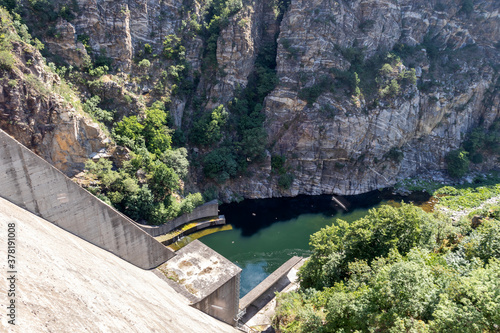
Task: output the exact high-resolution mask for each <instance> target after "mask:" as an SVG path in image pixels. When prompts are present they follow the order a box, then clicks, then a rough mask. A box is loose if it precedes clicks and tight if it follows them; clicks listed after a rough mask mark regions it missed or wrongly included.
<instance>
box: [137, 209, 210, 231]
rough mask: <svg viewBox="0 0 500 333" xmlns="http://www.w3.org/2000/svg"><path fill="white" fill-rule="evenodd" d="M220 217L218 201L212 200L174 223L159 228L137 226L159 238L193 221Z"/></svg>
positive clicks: (169, 222) (158, 226) (173, 221)
mask: <svg viewBox="0 0 500 333" xmlns="http://www.w3.org/2000/svg"><path fill="white" fill-rule="evenodd" d="M218 215H219V203H218V202H217V200H212V201H210V202H207V203H205V204H203V205H201V206H198V207H196V208H195V209H193V211H192V212H191V213H188V214H184V215H182V216H179V217H178V218H176V219H173V220H172V221H168V222H166V223H165V224H162V225H157V226H154V225H144V224H137V225H138V226H139V227H141V229H142V230H144V231H146V232H147V233H148V234H150V235H151V236H153V237H158V236H160V235H165V234H167V233H169V232H170V231H172V230H174V229H175V228H178V227H179V226H181V225H183V224H186V223H189V222H191V221H194V220H199V219H204V218H207V217H212V216H218Z"/></svg>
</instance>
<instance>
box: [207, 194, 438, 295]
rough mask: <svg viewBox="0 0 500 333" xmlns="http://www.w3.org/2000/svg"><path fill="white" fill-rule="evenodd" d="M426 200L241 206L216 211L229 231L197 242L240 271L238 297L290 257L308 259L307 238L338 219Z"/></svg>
mask: <svg viewBox="0 0 500 333" xmlns="http://www.w3.org/2000/svg"><path fill="white" fill-rule="evenodd" d="M427 199H428V196H427V195H422V194H421V195H413V196H410V197H405V198H403V197H400V196H394V195H392V194H391V193H390V192H388V191H374V192H370V193H367V194H363V195H357V196H346V197H343V198H338V200H340V203H341V204H342V205H344V206H346V208H347V211H345V210H344V209H343V208H342V207H341V206H340V205H339V203H337V201H336V200H335V199H333V200H332V196H331V195H321V196H298V197H294V198H273V199H255V200H244V201H243V202H241V203H231V204H225V205H221V207H220V211H221V214H224V215H225V216H226V221H227V223H229V224H231V225H232V227H233V228H232V229H231V230H226V231H220V232H216V233H213V234H210V235H207V236H203V237H201V238H200V241H202V242H203V243H205V244H206V245H208V246H210V247H211V248H212V249H214V250H215V251H217V252H219V253H220V254H222V255H223V256H224V257H226V258H227V259H229V260H231V261H232V262H234V263H235V264H237V265H238V266H239V267H241V268H242V272H241V284H240V297H243V296H244V295H245V294H246V293H248V292H249V291H250V290H252V289H253V288H254V287H255V286H256V285H258V284H259V283H260V282H261V281H263V280H264V279H265V278H266V277H267V276H268V275H269V274H271V273H272V272H273V271H274V270H275V269H277V268H278V267H279V266H281V265H282V264H283V263H285V262H286V261H287V260H288V259H290V258H291V257H292V256H294V255H297V256H303V257H307V256H309V255H310V252H309V237H310V235H311V234H313V233H315V232H316V231H318V230H320V229H321V228H323V227H325V226H327V225H331V224H333V223H335V221H336V220H337V219H338V218H340V219H343V220H345V221H347V222H352V221H354V220H357V219H359V218H361V217H363V216H365V215H366V214H367V213H368V210H369V209H370V208H374V207H378V206H380V205H383V204H397V203H398V202H400V201H401V200H404V201H414V202H416V203H421V202H423V201H426V200H427Z"/></svg>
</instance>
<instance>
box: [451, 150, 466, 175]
mask: <svg viewBox="0 0 500 333" xmlns="http://www.w3.org/2000/svg"><path fill="white" fill-rule="evenodd" d="M468 155H469V153H468V152H466V151H465V150H461V149H457V150H452V151H450V152H449V153H448V154H447V155H446V164H447V170H448V174H449V175H450V176H451V177H454V178H460V177H463V176H464V175H465V174H466V173H467V171H469V158H468Z"/></svg>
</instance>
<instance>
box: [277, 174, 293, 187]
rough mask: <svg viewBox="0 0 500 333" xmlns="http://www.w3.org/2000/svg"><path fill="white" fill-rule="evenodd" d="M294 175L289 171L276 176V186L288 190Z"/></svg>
mask: <svg viewBox="0 0 500 333" xmlns="http://www.w3.org/2000/svg"><path fill="white" fill-rule="evenodd" d="M294 178H295V177H294V176H293V175H292V174H290V173H286V174H283V175H280V176H279V178H278V186H279V187H280V188H282V189H284V190H288V189H289V188H290V187H291V186H292V183H293V180H294Z"/></svg>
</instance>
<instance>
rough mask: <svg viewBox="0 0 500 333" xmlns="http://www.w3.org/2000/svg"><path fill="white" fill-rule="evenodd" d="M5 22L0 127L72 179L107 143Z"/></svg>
mask: <svg viewBox="0 0 500 333" xmlns="http://www.w3.org/2000/svg"><path fill="white" fill-rule="evenodd" d="M3 14H4V13H3V12H2V15H3ZM8 22H9V21H8V20H7V19H6V18H5V17H2V33H3V37H5V36H7V37H5V38H8V39H9V40H11V42H9V44H10V47H11V52H10V54H11V55H12V58H11V59H12V61H13V62H12V65H11V66H10V68H5V67H4V68H2V69H1V73H2V79H1V81H0V110H1V113H0V127H1V128H2V129H3V130H5V131H6V132H7V133H9V134H10V135H12V136H13V137H14V138H15V139H16V140H18V141H20V142H21V143H22V144H24V145H25V146H26V147H29V148H30V149H32V150H34V151H35V152H36V153H37V154H38V155H40V156H42V157H43V158H44V159H46V160H47V161H49V162H50V163H51V164H53V165H54V166H55V167H57V168H58V169H60V170H61V171H63V172H65V173H66V174H68V175H70V176H72V175H74V174H75V173H77V172H79V171H81V170H82V169H83V165H84V163H85V161H86V160H87V159H88V158H89V157H91V156H93V155H95V154H97V153H99V152H101V153H104V152H105V151H106V149H108V148H110V147H109V146H110V143H111V142H110V140H109V138H107V136H106V135H105V133H104V132H103V131H102V130H101V128H100V127H99V125H98V124H97V123H95V122H94V121H92V119H90V118H89V117H88V116H85V115H84V114H83V112H82V111H81V106H80V104H79V99H78V97H77V96H75V95H74V93H73V92H72V91H71V90H70V89H69V87H68V86H67V85H65V84H62V83H61V80H60V78H59V76H58V75H57V74H55V73H54V72H53V71H52V70H51V69H50V68H48V67H47V66H46V64H45V61H44V60H43V58H42V56H41V55H40V52H39V51H38V50H36V49H35V48H34V47H33V46H31V45H29V44H27V43H26V42H24V41H22V40H21V39H20V38H19V36H18V35H17V33H16V32H15V30H14V28H13V27H12V25H11V24H9V23H8Z"/></svg>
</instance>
